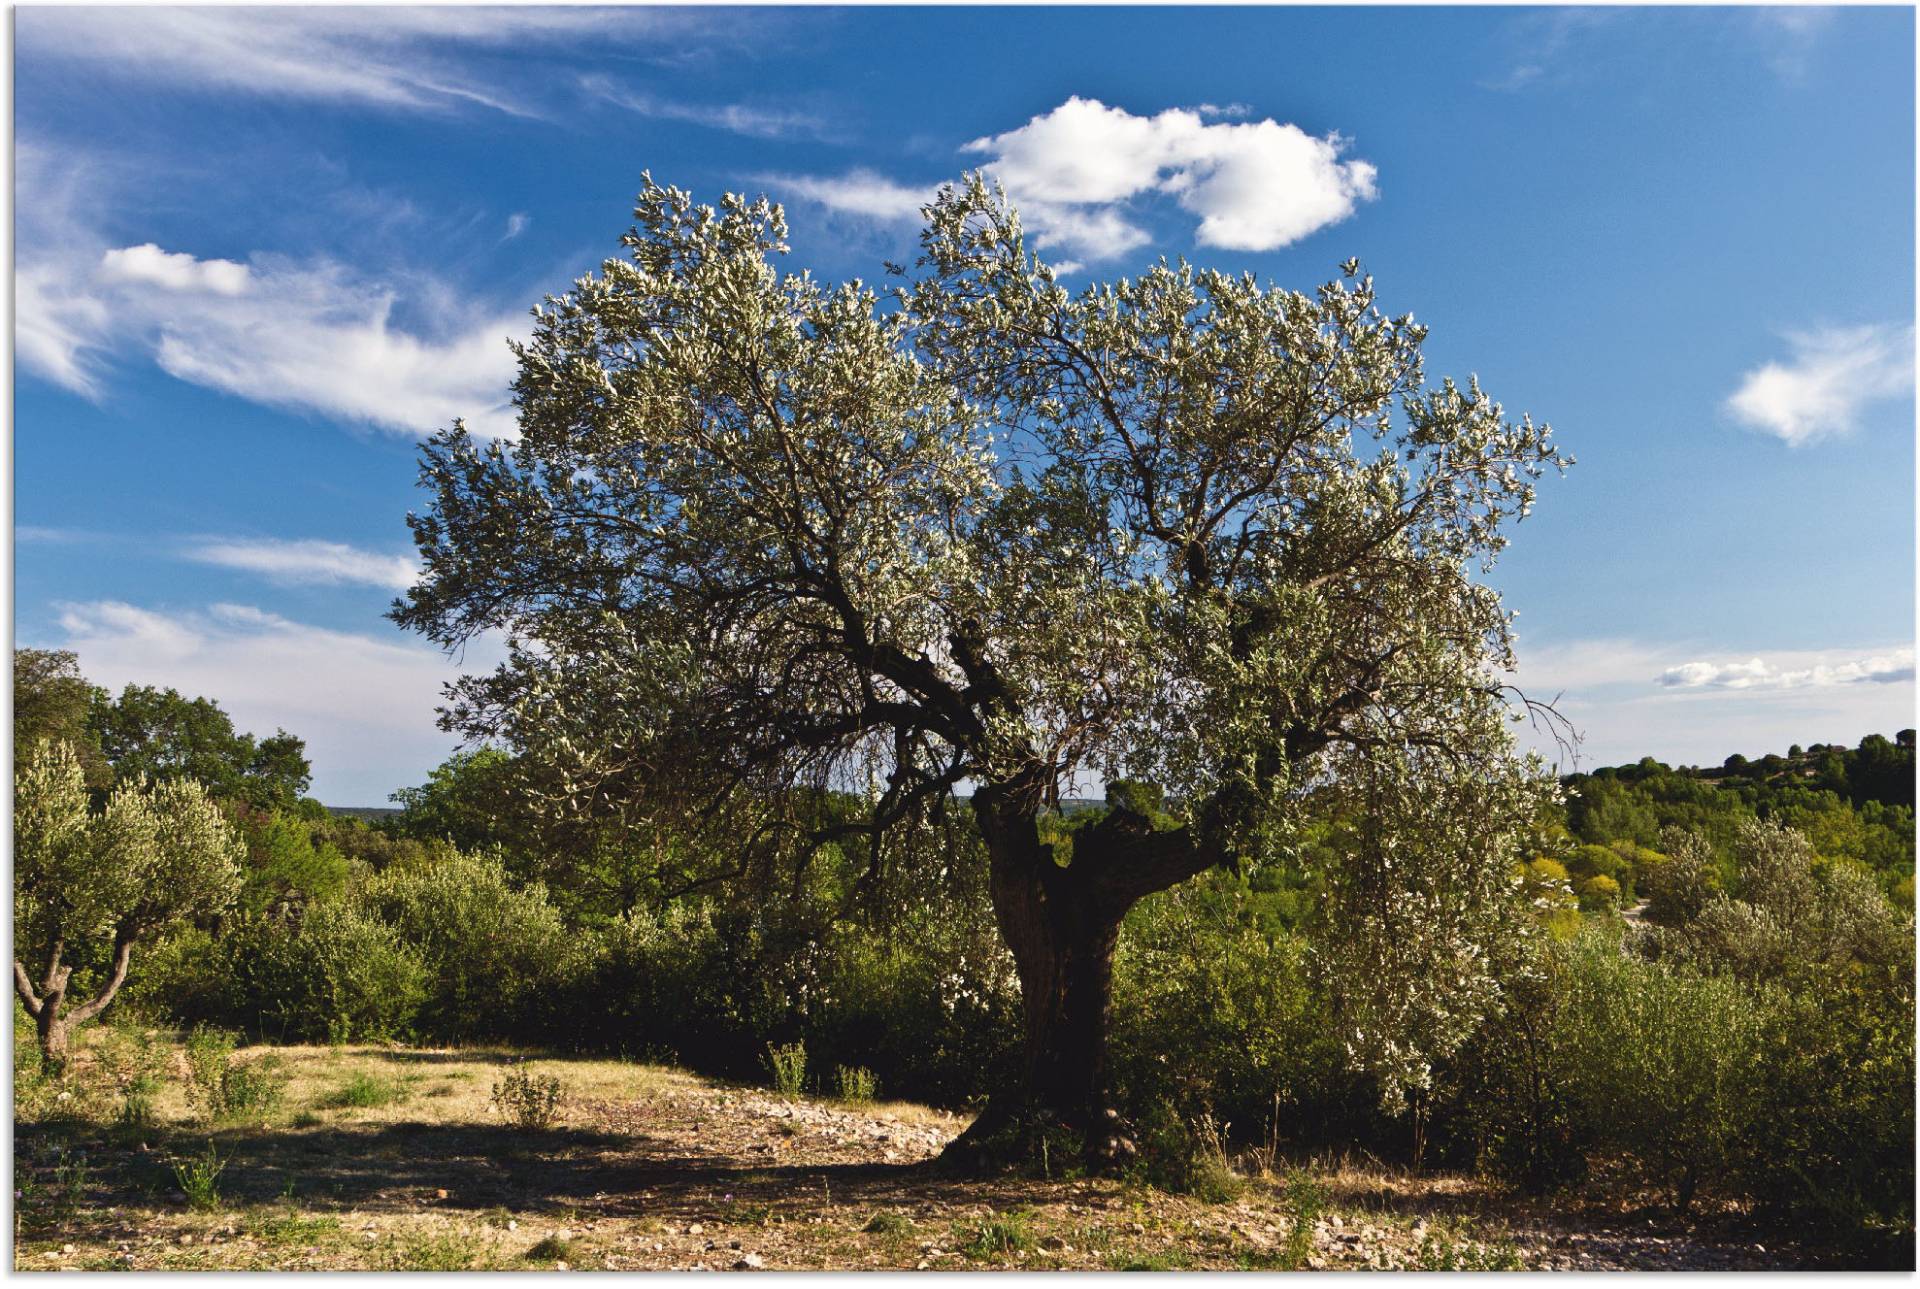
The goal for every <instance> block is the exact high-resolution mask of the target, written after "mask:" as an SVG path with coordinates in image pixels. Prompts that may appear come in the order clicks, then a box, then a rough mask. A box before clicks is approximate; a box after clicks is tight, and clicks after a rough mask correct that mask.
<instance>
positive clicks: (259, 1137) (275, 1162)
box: [19, 1121, 1075, 1222]
mask: <svg viewBox="0 0 1920 1289" xmlns="http://www.w3.org/2000/svg"><path fill="white" fill-rule="evenodd" d="M20 1133H21V1140H20V1142H19V1148H20V1149H21V1150H22V1151H23V1152H27V1153H32V1152H34V1150H35V1149H36V1147H38V1148H40V1149H43V1150H44V1149H45V1148H47V1147H49V1146H51V1145H52V1144H54V1143H55V1142H56V1141H58V1142H59V1143H60V1144H66V1145H69V1146H78V1147H81V1148H92V1149H94V1150H96V1152H97V1153H95V1154H94V1156H93V1158H94V1159H95V1160H96V1162H97V1164H98V1169H97V1172H96V1176H97V1179H98V1183H99V1184H100V1185H101V1186H102V1187H103V1188H105V1189H107V1190H110V1191H112V1192H115V1193H117V1194H118V1195H120V1196H122V1197H128V1198H130V1197H132V1196H134V1195H145V1196H147V1197H149V1198H152V1199H161V1200H163V1202H167V1201H173V1202H178V1200H177V1197H176V1193H177V1191H178V1189H179V1188H178V1186H177V1184H176V1182H175V1178H174V1175H173V1162H174V1161H175V1160H180V1159H189V1158H193V1157H197V1156H199V1155H200V1154H201V1153H202V1152H204V1151H205V1150H206V1147H207V1145H208V1143H209V1142H211V1143H212V1145H213V1148H214V1150H215V1151H216V1152H217V1153H218V1154H219V1155H220V1156H221V1157H223V1158H224V1159H225V1160H226V1166H225V1168H224V1169H223V1170H222V1172H221V1175H220V1192H221V1195H222V1197H223V1199H224V1200H225V1201H226V1202H228V1203H230V1204H249V1203H267V1202H270V1201H273V1200H276V1199H282V1198H288V1197H291V1198H294V1199H297V1200H298V1202H299V1203H300V1205H301V1207H302V1208H303V1209H306V1210H309V1211H313V1212H321V1213H324V1212H326V1211H328V1210H341V1211H348V1210H354V1211H364V1212H370V1213H378V1212H382V1211H389V1212H417V1211H420V1210H422V1209H438V1210H445V1211H467V1212H490V1211H495V1210H502V1209H504V1210H506V1211H509V1212H539V1211H547V1210H554V1211H558V1210H582V1209H588V1210H592V1211H593V1212H594V1213H595V1214H597V1215H602V1216H608V1217H640V1216H645V1217H653V1218H658V1219H661V1220H665V1221H676V1220H678V1221H702V1220H704V1221H707V1222H716V1221H718V1222H739V1221H748V1220H760V1221H764V1220H765V1219H766V1218H767V1217H768V1216H771V1215H774V1214H780V1215H784V1216H788V1217H792V1216H796V1215H799V1216H804V1215H805V1214H807V1213H808V1212H809V1211H810V1210H812V1209H814V1208H816V1207H817V1206H818V1205H820V1204H823V1203H835V1204H856V1205H867V1206H872V1207H874V1208H876V1209H877V1208H898V1207H902V1206H909V1207H912V1206H920V1207H925V1206H930V1205H933V1204H936V1203H938V1204H952V1203H956V1202H961V1203H981V1202H985V1203H989V1204H996V1205H998V1204H1012V1203H1017V1202H1021V1201H1022V1200H1023V1199H1030V1198H1031V1196H1032V1192H1033V1189H1034V1188H1035V1187H1036V1186H1039V1185H1041V1183H1036V1182H1028V1181H1021V1180H1019V1179H1013V1178H1009V1179H1004V1180H998V1181H995V1180H987V1181H959V1180H956V1179H955V1178H954V1177H953V1176H952V1175H951V1174H949V1173H945V1172H941V1171H939V1170H937V1169H936V1168H935V1167H934V1166H933V1165H932V1164H931V1163H930V1162H920V1163H904V1164H887V1163H857V1164H856V1163H809V1164H784V1163H778V1162H766V1163H756V1162H754V1161H752V1160H745V1159H737V1158H733V1157H729V1156H727V1155H724V1154H718V1153H706V1152H704V1151H701V1150H700V1149H699V1148H698V1147H688V1146H684V1145H679V1144H676V1143H673V1142H670V1141H668V1140H666V1139H664V1138H656V1137H652V1136H650V1135H648V1134H646V1133H644V1132H641V1133H633V1134H617V1133H608V1132H602V1131H594V1130H587V1129H580V1128H569V1127H553V1128H547V1129H538V1130H529V1129H512V1128H504V1127H497V1126H486V1125H457V1124H456V1125H448V1124H431V1123H419V1122H406V1121H402V1122H387V1123H339V1124H327V1125H322V1126H319V1127H312V1128H274V1129H267V1130H261V1129H247V1128H232V1129H215V1130H212V1131H195V1130H192V1129H190V1128H184V1127H182V1128H167V1129H161V1128H155V1129H151V1130H148V1131H146V1132H144V1133H142V1134H139V1136H140V1140H139V1141H138V1142H137V1143H129V1142H126V1141H125V1139H122V1142H121V1143H120V1144H116V1143H115V1141H114V1140H113V1138H112V1136H111V1134H109V1135H107V1136H104V1137H103V1136H100V1135H99V1134H95V1133H87V1134H82V1136H80V1137H78V1138H76V1137H74V1136H70V1135H64V1134H60V1133H59V1130H58V1129H57V1128H49V1127H48V1126H47V1125H31V1126H29V1125H21V1127H20ZM1063 1186H1064V1187H1065V1188H1067V1189H1069V1190H1070V1189H1075V1188H1074V1186H1073V1184H1072V1183H1052V1184H1051V1185H1049V1186H1048V1190H1049V1191H1050V1193H1052V1194H1054V1195H1056V1196H1058V1197H1060V1198H1068V1196H1067V1195H1066V1193H1065V1191H1064V1190H1062V1189H1061V1188H1062V1187H1063Z"/></svg>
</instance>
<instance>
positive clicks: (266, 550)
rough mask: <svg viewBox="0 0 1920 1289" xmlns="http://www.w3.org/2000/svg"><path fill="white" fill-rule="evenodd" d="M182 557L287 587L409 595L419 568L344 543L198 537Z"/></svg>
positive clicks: (408, 560)
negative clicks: (346, 588)
mask: <svg viewBox="0 0 1920 1289" xmlns="http://www.w3.org/2000/svg"><path fill="white" fill-rule="evenodd" d="M183 553H184V554H185V556H186V557H187V558H188V559H190V560H192V561H194V562H195V563H199V564H212V565H215V566H217V567H220V568H230V569H237V570H240V571H242V572H247V573H258V574H260V575H262V576H264V577H266V578H267V579H269V580H270V581H274V582H278V583H281V584H283V585H322V586H339V585H347V584H353V585H361V586H377V587H384V588H386V589H388V590H396V591H397V590H405V589H406V588H407V587H409V586H412V585H413V583H414V581H415V579H416V578H417V576H418V573H419V566H418V565H417V564H416V563H415V562H414V559H413V557H412V556H410V555H393V554H383V553H381V552H379V551H370V550H363V549H361V548H360V547H357V546H349V545H347V544H346V543H344V542H329V541H317V540H300V541H287V540H280V539H275V538H235V537H199V538H194V539H193V540H191V541H189V542H188V543H187V544H186V546H185V548H184V551H183Z"/></svg>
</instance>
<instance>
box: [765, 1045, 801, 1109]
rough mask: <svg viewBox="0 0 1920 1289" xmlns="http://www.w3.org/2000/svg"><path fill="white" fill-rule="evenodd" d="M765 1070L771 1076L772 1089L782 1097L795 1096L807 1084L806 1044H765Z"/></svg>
mask: <svg viewBox="0 0 1920 1289" xmlns="http://www.w3.org/2000/svg"><path fill="white" fill-rule="evenodd" d="M767 1072H768V1073H769V1074H771V1075H772V1076H773V1090H774V1091H775V1092H778V1093H779V1094H780V1095H781V1096H783V1097H797V1096H799V1095H800V1093H801V1091H802V1089H804V1088H805V1087H806V1085H807V1045H806V1044H805V1043H786V1044H783V1045H781V1046H779V1047H775V1046H774V1045H773V1044H772V1043H769V1044H767Z"/></svg>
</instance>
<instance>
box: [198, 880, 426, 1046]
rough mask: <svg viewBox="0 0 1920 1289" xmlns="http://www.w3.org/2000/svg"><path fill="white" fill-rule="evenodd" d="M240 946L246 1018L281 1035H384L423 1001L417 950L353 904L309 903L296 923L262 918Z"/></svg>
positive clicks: (406, 1022)
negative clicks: (290, 923)
mask: <svg viewBox="0 0 1920 1289" xmlns="http://www.w3.org/2000/svg"><path fill="white" fill-rule="evenodd" d="M240 947H241V949H242V952H241V953H239V954H237V955H236V964H235V965H236V975H237V976H238V979H239V980H240V982H241V984H242V987H243V988H244V990H245V996H246V999H247V1002H248V1004H249V1005H248V1007H247V1019H248V1022H249V1023H250V1024H251V1025H252V1026H253V1027H254V1028H255V1029H256V1031H257V1032H260V1033H265V1034H272V1035H274V1036H275V1037H277V1038H280V1039H282V1040H283V1041H300V1042H321V1041H346V1040H348V1039H355V1038H357V1039H362V1040H368V1039H382V1038H390V1037H393V1036H394V1035H397V1034H402V1033H405V1032H406V1031H407V1029H408V1028H409V1027H410V1026H411V1025H412V1023H413V1020H414V1017H415V1016H416V1015H417V1014H418V1013H419V1011H420V1008H421V1006H422V1005H423V1003H424V1002H425V1001H426V997H427V992H428V971H427V966H426V964H425V963H424V962H422V961H421V958H420V955H419V954H418V953H416V952H415V951H414V950H413V949H412V948H411V947H410V946H409V945H408V944H407V943H406V942H405V941H404V940H403V939H402V938H401V934H400V932H399V931H397V930H396V929H395V928H393V927H391V926H388V925H386V924H384V923H382V922H380V921H379V920H378V919H376V918H374V917H372V916H370V915H369V914H368V913H367V912H366V911H364V910H363V909H361V908H359V907H356V906H354V905H352V904H348V903H343V902H327V903H318V904H311V905H308V906H307V908H306V909H305V911H304V913H303V914H302V916H301V918H300V921H299V924H298V926H297V927H291V926H288V925H286V924H283V923H273V922H266V921H264V920H263V921H262V922H260V923H258V924H256V926H255V928H254V929H252V930H251V933H250V934H249V935H248V936H247V939H246V942H245V943H244V945H242V946H240Z"/></svg>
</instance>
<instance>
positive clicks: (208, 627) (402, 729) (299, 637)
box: [49, 600, 502, 806]
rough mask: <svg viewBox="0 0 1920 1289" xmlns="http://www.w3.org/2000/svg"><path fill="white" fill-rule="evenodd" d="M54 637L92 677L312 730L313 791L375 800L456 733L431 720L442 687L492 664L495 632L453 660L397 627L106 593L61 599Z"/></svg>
mask: <svg viewBox="0 0 1920 1289" xmlns="http://www.w3.org/2000/svg"><path fill="white" fill-rule="evenodd" d="M59 609H60V616H59V633H60V637H61V638H60V639H58V640H56V641H51V642H49V644H50V646H51V647H56V648H62V649H72V650H73V651H74V652H76V653H77V654H78V655H79V657H80V669H81V671H82V672H83V673H84V674H85V675H86V677H87V679H89V680H91V681H93V682H94V683H95V684H97V685H105V686H106V687H108V688H109V689H112V690H115V691H117V690H119V689H121V688H123V687H124V686H126V685H155V686H163V687H164V686H171V687H172V688H174V689H178V690H179V691H180V692H181V693H183V694H186V695H188V696H190V697H193V696H205V697H207V698H211V699H214V700H215V701H217V702H218V703H219V704H220V706H221V707H222V708H224V709H225V710H226V711H227V713H228V714H229V715H231V716H232V717H233V720H234V724H235V725H236V726H238V727H239V728H241V729H244V730H250V731H252V732H253V733H255V734H271V733H272V732H273V731H274V730H275V729H285V730H287V731H288V732H290V733H293V734H297V735H299V736H300V737H301V738H304V739H305V740H306V741H307V754H308V757H309V759H310V760H311V761H312V762H313V775H314V784H313V794H314V795H315V796H317V797H319V798H320V799H321V800H322V801H325V802H327V803H328V804H330V805H354V806H368V805H382V804H385V802H386V798H387V795H388V794H389V793H391V792H393V791H394V790H395V789H396V788H400V787H404V786H406V785H409V784H415V783H420V782H423V781H424V780H425V778H426V774H427V771H428V770H430V769H432V768H433V766H435V765H437V764H439V762H440V761H442V760H443V759H445V757H446V756H447V754H448V753H449V752H450V751H452V749H453V747H454V743H455V740H454V738H453V737H452V736H451V735H448V734H445V733H443V732H441V731H440V730H439V729H437V728H436V727H435V723H434V721H435V708H436V707H437V706H438V704H439V701H440V695H441V686H442V685H443V684H444V683H446V682H448V681H450V680H452V679H454V678H455V676H456V675H458V674H459V672H460V671H461V670H463V669H464V670H466V671H469V672H471V671H477V670H484V669H488V668H491V667H492V666H493V664H494V662H495V661H497V658H498V655H499V654H500V653H501V652H502V651H501V650H500V649H499V648H498V647H497V645H496V643H495V642H492V641H483V642H481V643H480V644H479V645H477V646H476V647H475V648H473V649H470V650H468V652H467V655H466V657H465V659H464V660H463V662H462V663H456V662H454V661H453V660H450V659H449V658H447V657H446V656H445V655H444V654H442V653H440V652H439V651H438V650H437V649H434V648H432V647H430V646H427V645H424V644H417V643H414V642H413V641H412V640H411V639H410V638H408V637H405V636H402V635H400V634H399V633H398V632H394V633H392V635H391V638H387V639H383V638H379V637H375V636H371V635H363V634H359V633H356V632H351V631H335V630H329V629H326V628H323V627H316V626H312V625H310V624H305V623H300V622H294V621H291V620H289V619H287V618H284V617H281V616H279V615H277V614H273V613H268V612H265V611H263V610H261V609H258V608H255V607H252V606H248V605H236V604H215V605H212V606H209V607H207V608H205V609H195V610H156V609H149V608H141V607H138V606H135V605H132V604H127V603H124V602H121V601H112V600H102V601H94V602H90V603H84V604H63V605H60V606H59Z"/></svg>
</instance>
